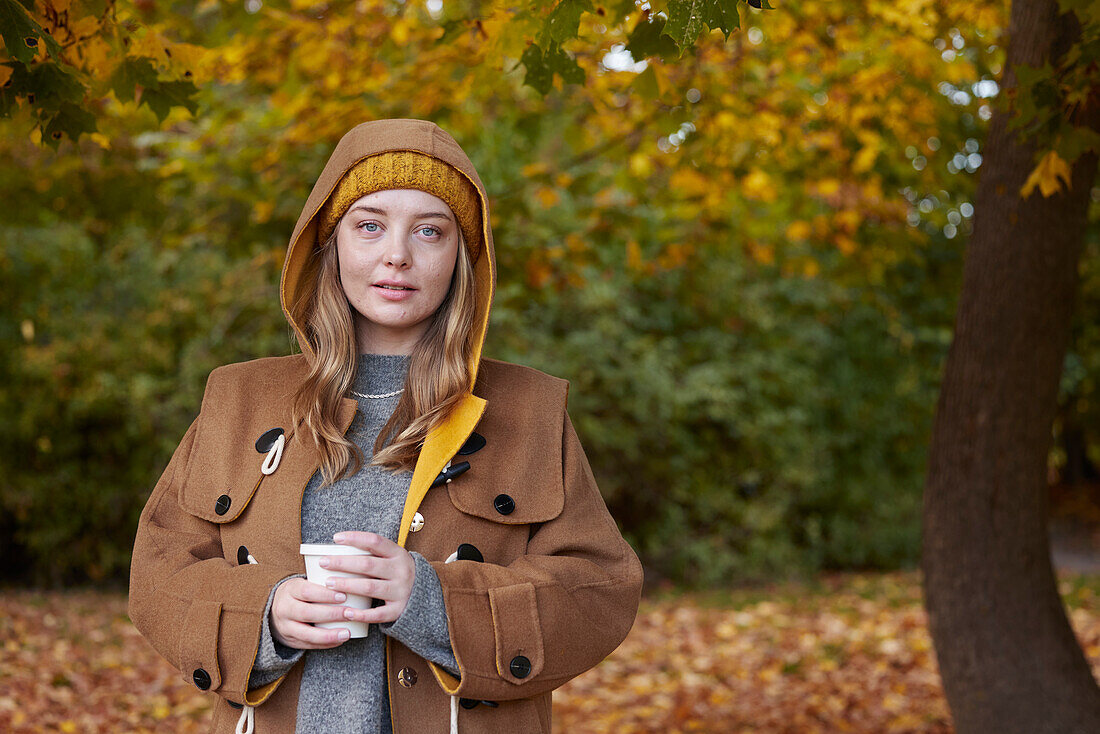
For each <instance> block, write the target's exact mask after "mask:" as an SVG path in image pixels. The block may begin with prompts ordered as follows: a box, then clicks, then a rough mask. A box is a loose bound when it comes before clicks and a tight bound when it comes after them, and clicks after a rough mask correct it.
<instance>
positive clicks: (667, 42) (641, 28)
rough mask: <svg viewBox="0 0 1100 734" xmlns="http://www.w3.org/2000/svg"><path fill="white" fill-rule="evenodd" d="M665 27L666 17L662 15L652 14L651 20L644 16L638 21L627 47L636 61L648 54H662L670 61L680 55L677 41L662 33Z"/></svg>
mask: <svg viewBox="0 0 1100 734" xmlns="http://www.w3.org/2000/svg"><path fill="white" fill-rule="evenodd" d="M664 29H665V19H664V18H662V17H660V16H656V17H654V16H650V19H649V20H646V19H645V18H642V19H641V20H639V21H638V24H637V25H636V26H634V30H633V31H631V32H630V36H629V37H628V38H627V42H626V49H627V50H628V51H630V55H631V56H632V57H634V60H635V61H641V60H642V59H644V58H646V57H648V56H660V57H661V58H662V59H665V60H666V61H670V60H672V59H675V58H676V57H677V56H679V54H680V49H679V48H677V46H676V42H675V41H673V40H672V39H671V38H669V37H668V36H666V35H663V34H662V31H663V30H664Z"/></svg>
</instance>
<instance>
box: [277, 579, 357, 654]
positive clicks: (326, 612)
mask: <svg viewBox="0 0 1100 734" xmlns="http://www.w3.org/2000/svg"><path fill="white" fill-rule="evenodd" d="M345 599H347V597H346V596H345V595H344V594H341V593H337V592H334V591H332V589H326V588H325V587H324V586H321V585H320V584H313V583H310V582H309V581H306V580H305V579H303V578H293V579H288V580H287V581H284V582H283V583H281V584H279V588H277V589H275V597H274V598H273V599H272V600H271V636H272V637H274V638H275V639H276V640H278V641H279V642H281V643H282V644H284V645H286V646H287V647H293V648H297V649H299V650H323V649H325V648H329V647H336V646H337V645H342V644H344V641H345V640H347V639H348V638H349V637H350V636H351V635H350V633H349V632H348V631H347V630H341V629H335V630H333V629H325V628H324V627H314V626H313V624H312V623H313V622H342V621H343V620H344V607H341V606H334V603H335V604H339V603H340V602H342V601H344V600H345Z"/></svg>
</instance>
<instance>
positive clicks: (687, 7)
mask: <svg viewBox="0 0 1100 734" xmlns="http://www.w3.org/2000/svg"><path fill="white" fill-rule="evenodd" d="M711 1H713V0H711ZM708 4H709V3H708V0H671V1H670V2H669V4H668V22H667V23H665V30H664V32H665V35H667V36H669V37H671V38H672V40H673V41H675V42H676V45H677V46H678V47H679V49H680V55H681V56H682V55H683V53H684V51H686V50H687V49H688V48H690V47H692V46H694V45H695V40H696V39H697V38H699V34H700V33H702V32H703V30H704V29H705V28H706V27H707V18H709V17H710V10H709V8H708V7H707V6H708Z"/></svg>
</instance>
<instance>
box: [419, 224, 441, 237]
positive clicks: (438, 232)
mask: <svg viewBox="0 0 1100 734" xmlns="http://www.w3.org/2000/svg"><path fill="white" fill-rule="evenodd" d="M425 229H430V230H432V231H433V232H435V234H436V235H439V234H443V232H442V231H441V230H439V229H438V228H436V227H432V226H430V225H428V226H425V227H421V228H420V231H421V232H423V231H424V230H425ZM428 236H429V237H434V236H435V235H431V234H429V235H428Z"/></svg>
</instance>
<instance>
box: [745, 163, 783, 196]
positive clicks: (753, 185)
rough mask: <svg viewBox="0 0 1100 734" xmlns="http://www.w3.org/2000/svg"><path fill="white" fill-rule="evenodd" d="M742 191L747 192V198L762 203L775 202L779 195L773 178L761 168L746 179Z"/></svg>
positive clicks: (754, 170)
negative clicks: (758, 200)
mask: <svg viewBox="0 0 1100 734" xmlns="http://www.w3.org/2000/svg"><path fill="white" fill-rule="evenodd" d="M742 190H743V191H744V192H745V195H746V196H749V197H751V198H753V199H760V200H762V201H775V198H776V196H777V195H778V193H777V192H776V189H775V185H774V184H773V183H772V180H771V177H769V176H768V174H766V173H764V171H763V170H761V169H759V168H755V169H753V171H752V172H751V173H750V174H749V175H748V176H746V177H745V180H744V181H743V182H742Z"/></svg>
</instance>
